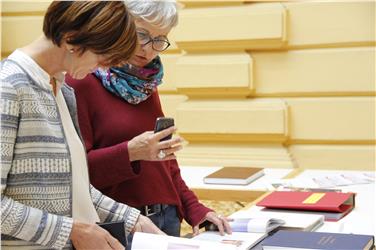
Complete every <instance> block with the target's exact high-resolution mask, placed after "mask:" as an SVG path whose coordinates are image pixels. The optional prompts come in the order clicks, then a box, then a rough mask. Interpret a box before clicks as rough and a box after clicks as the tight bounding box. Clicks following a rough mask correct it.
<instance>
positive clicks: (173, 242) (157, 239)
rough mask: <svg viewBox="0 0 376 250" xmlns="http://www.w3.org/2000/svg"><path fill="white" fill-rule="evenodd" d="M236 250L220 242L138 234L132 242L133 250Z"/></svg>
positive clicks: (234, 247) (232, 246)
mask: <svg viewBox="0 0 376 250" xmlns="http://www.w3.org/2000/svg"><path fill="white" fill-rule="evenodd" d="M150 249H158V250H182V249H184V250H191V249H192V250H236V249H237V248H236V246H234V245H228V244H221V243H218V242H210V241H200V240H196V239H186V238H179V237H173V236H167V235H158V234H148V233H141V232H136V233H135V234H134V236H133V240H132V250H150Z"/></svg>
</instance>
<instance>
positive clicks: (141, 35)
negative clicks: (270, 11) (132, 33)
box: [137, 31, 170, 52]
mask: <svg viewBox="0 0 376 250" xmlns="http://www.w3.org/2000/svg"><path fill="white" fill-rule="evenodd" d="M137 37H138V41H139V43H140V44H141V45H142V46H145V45H147V44H149V43H152V44H151V47H152V48H153V50H155V51H158V52H162V51H164V50H166V49H167V48H168V47H170V42H169V41H168V40H167V39H166V38H163V37H155V38H152V37H151V36H150V35H149V34H147V33H145V32H140V31H137Z"/></svg>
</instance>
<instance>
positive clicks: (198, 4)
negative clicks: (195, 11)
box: [179, 0, 244, 8]
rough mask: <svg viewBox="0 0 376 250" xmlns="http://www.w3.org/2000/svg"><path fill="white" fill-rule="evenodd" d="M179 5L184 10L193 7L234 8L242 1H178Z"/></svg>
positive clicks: (242, 1)
mask: <svg viewBox="0 0 376 250" xmlns="http://www.w3.org/2000/svg"><path fill="white" fill-rule="evenodd" d="M179 3H181V4H183V5H184V8H195V7H208V6H209V7H214V6H234V5H241V4H243V3H244V0H230V1H224V0H221V1H213V0H209V1H208V0H206V1H203V0H179Z"/></svg>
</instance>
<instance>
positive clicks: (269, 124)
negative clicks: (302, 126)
mask: <svg viewBox="0 0 376 250" xmlns="http://www.w3.org/2000/svg"><path fill="white" fill-rule="evenodd" d="M286 115H287V112H286V106H285V104H284V102H283V101H281V100H274V99H273V100H269V99H265V100H211V101H209V100H203V101H201V100H188V101H186V102H184V103H182V104H181V105H180V106H179V107H178V109H177V118H178V124H179V133H180V134H182V135H183V136H184V137H186V138H187V139H188V140H192V141H205V140H207V141H250V140H251V141H252V140H253V141H260V140H261V141H262V140H264V141H265V140H267V141H283V140H285V139H286V136H287V127H286V119H287V117H286Z"/></svg>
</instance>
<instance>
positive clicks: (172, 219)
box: [127, 206, 180, 250]
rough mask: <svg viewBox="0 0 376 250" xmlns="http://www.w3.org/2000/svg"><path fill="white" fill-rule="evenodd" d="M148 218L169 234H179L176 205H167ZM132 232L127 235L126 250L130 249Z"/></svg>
mask: <svg viewBox="0 0 376 250" xmlns="http://www.w3.org/2000/svg"><path fill="white" fill-rule="evenodd" d="M149 219H150V220H151V221H152V222H153V223H154V224H155V225H156V226H157V227H159V229H161V230H162V231H163V232H165V233H166V234H167V235H170V236H177V237H179V236H180V220H179V217H178V212H177V208H176V206H167V207H166V208H165V209H163V210H161V211H160V212H159V213H157V214H153V215H151V216H149ZM132 239H133V234H130V235H128V245H127V250H130V249H131V246H132Z"/></svg>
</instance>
